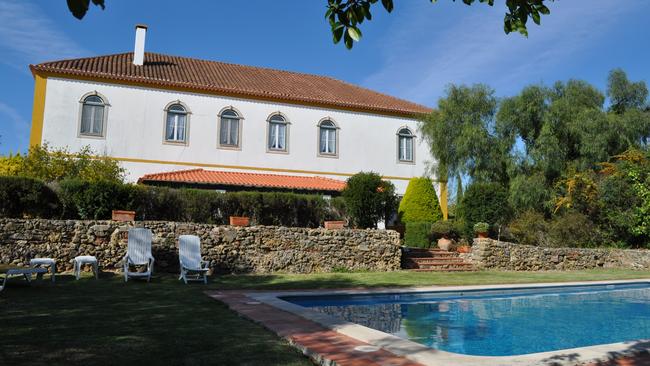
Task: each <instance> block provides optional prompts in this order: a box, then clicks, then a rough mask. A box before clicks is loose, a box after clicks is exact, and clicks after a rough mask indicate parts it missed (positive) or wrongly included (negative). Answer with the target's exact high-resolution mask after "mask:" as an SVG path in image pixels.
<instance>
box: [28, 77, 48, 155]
mask: <svg viewBox="0 0 650 366" xmlns="http://www.w3.org/2000/svg"><path fill="white" fill-rule="evenodd" d="M46 85H47V79H46V78H45V77H44V76H42V75H39V74H34V104H33V107H32V127H31V130H30V133H29V146H34V145H40V144H41V140H42V139H43V116H44V114H45V89H46Z"/></svg>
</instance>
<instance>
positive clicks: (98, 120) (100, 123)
mask: <svg viewBox="0 0 650 366" xmlns="http://www.w3.org/2000/svg"><path fill="white" fill-rule="evenodd" d="M105 113H106V103H105V102H104V100H103V99H102V98H101V97H100V96H99V95H89V96H87V97H86V98H84V100H83V105H82V107H81V125H80V126H79V134H81V135H86V136H103V135H104V115H105Z"/></svg>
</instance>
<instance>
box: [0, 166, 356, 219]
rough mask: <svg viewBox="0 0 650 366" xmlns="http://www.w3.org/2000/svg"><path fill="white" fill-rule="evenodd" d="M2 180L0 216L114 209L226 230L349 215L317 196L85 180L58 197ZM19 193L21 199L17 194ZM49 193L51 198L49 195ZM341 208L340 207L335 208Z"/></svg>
mask: <svg viewBox="0 0 650 366" xmlns="http://www.w3.org/2000/svg"><path fill="white" fill-rule="evenodd" d="M0 179H1V182H2V183H5V182H6V183H5V184H3V185H2V187H1V188H0V198H3V199H4V200H3V206H1V208H0V216H8V217H16V216H26V215H28V216H38V217H43V218H66V219H109V218H110V217H111V211H112V210H133V211H135V212H136V219H138V220H164V221H183V222H200V223H209V224H220V225H225V224H228V222H229V217H230V216H248V217H250V218H251V222H252V223H253V224H258V225H279V226H295V227H318V226H320V224H321V223H322V222H323V221H324V220H325V219H334V220H340V219H341V218H342V217H341V216H340V212H344V211H345V208H344V207H343V205H342V204H341V201H340V200H337V201H336V202H337V203H336V204H327V203H326V202H325V200H323V198H322V197H320V196H316V195H302V194H294V193H266V192H264V193H262V192H233V193H218V192H213V191H205V190H197V189H172V188H166V187H150V186H142V185H133V184H122V183H119V182H110V181H97V182H89V181H84V180H80V179H67V180H64V181H62V182H60V183H59V184H58V185H57V186H56V194H55V193H54V192H52V191H50V190H49V188H47V187H46V186H45V185H43V183H40V182H39V181H35V180H32V179H28V178H17V177H2V178H0ZM16 182H17V183H16ZM28 183H29V184H28ZM30 184H32V185H30ZM21 185H23V186H25V187H26V188H22V189H23V190H24V191H25V193H23V192H22V191H21V190H19V189H18V187H20V186H21ZM40 190H44V191H43V192H44V193H41V191H40ZM14 191H15V192H19V194H14V193H13V192H14ZM48 192H49V194H50V196H47V193H48ZM59 202H60V206H61V210H59ZM335 205H336V206H337V207H338V208H336V209H335V208H334V206H335ZM39 210H40V211H39Z"/></svg>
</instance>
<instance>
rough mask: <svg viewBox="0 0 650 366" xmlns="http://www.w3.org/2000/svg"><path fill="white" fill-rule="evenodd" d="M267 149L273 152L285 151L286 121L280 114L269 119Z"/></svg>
mask: <svg viewBox="0 0 650 366" xmlns="http://www.w3.org/2000/svg"><path fill="white" fill-rule="evenodd" d="M268 136H269V141H268V145H267V147H268V149H269V150H273V151H287V120H286V119H285V118H284V117H283V116H282V115H280V114H274V115H273V116H271V118H269V134H268Z"/></svg>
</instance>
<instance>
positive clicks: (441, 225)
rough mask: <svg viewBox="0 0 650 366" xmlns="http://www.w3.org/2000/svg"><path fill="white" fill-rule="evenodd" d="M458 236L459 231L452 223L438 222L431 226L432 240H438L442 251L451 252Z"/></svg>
mask: <svg viewBox="0 0 650 366" xmlns="http://www.w3.org/2000/svg"><path fill="white" fill-rule="evenodd" d="M457 236H458V235H457V230H456V228H455V227H454V223H453V222H452V221H449V220H445V221H436V222H435V223H433V225H431V238H433V239H438V248H440V249H442V250H446V251H449V250H451V249H452V247H453V245H454V238H455V237H457Z"/></svg>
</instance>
